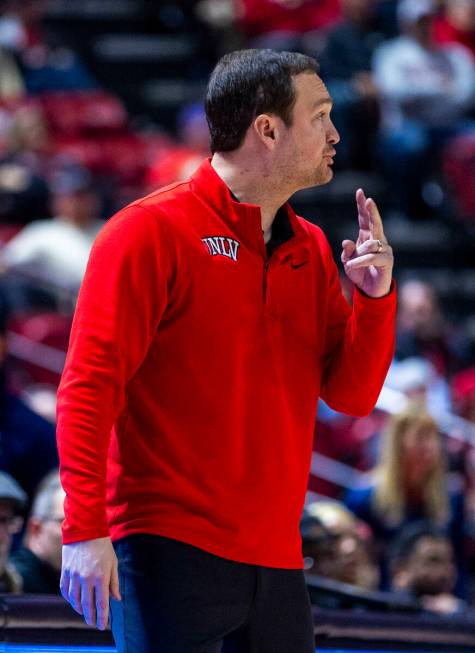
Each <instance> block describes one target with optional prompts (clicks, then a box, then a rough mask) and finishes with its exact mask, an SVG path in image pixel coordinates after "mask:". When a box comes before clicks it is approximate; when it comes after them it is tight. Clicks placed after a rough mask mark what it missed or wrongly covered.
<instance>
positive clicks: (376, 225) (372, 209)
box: [356, 188, 385, 241]
mask: <svg viewBox="0 0 475 653" xmlns="http://www.w3.org/2000/svg"><path fill="white" fill-rule="evenodd" d="M356 205H357V207H358V224H359V227H360V229H364V230H366V231H369V232H370V236H371V238H373V239H377V240H382V241H383V240H385V237H384V228H383V221H382V218H381V214H380V212H379V210H378V207H377V205H376V202H375V201H374V200H373V199H372V198H371V197H368V198H366V195H365V194H364V191H363V189H362V188H358V190H357V191H356Z"/></svg>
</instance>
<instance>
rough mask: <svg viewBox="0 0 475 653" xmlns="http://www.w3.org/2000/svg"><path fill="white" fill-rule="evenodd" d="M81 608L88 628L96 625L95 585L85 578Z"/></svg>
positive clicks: (82, 581) (82, 580) (82, 586)
mask: <svg viewBox="0 0 475 653" xmlns="http://www.w3.org/2000/svg"><path fill="white" fill-rule="evenodd" d="M81 606H82V614H83V615H84V621H85V622H86V623H87V624H88V626H95V625H96V605H95V592H94V585H92V583H91V581H90V580H88V579H85V578H82V579H81Z"/></svg>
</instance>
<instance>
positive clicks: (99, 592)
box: [93, 578, 109, 630]
mask: <svg viewBox="0 0 475 653" xmlns="http://www.w3.org/2000/svg"><path fill="white" fill-rule="evenodd" d="M95 593H96V609H97V627H98V628H99V629H100V630H105V628H106V627H107V622H108V620H109V582H107V581H106V580H105V579H104V578H98V579H97V580H96V584H95ZM93 625H95V623H94V624H93Z"/></svg>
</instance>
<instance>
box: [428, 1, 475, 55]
mask: <svg viewBox="0 0 475 653" xmlns="http://www.w3.org/2000/svg"><path fill="white" fill-rule="evenodd" d="M434 27H435V29H434V35H435V40H436V41H437V43H459V44H460V45H464V46H465V47H466V48H468V49H469V50H470V52H471V53H472V55H473V56H474V57H475V2H473V0H446V4H445V9H444V12H443V14H442V15H441V16H438V17H437V20H436V21H435V26H434Z"/></svg>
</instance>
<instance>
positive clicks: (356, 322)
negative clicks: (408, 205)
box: [321, 189, 396, 416]
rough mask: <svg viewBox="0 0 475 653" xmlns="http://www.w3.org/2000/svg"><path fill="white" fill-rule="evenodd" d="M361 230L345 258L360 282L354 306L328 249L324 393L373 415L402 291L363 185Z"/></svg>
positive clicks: (343, 406)
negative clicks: (397, 290) (346, 296)
mask: <svg viewBox="0 0 475 653" xmlns="http://www.w3.org/2000/svg"><path fill="white" fill-rule="evenodd" d="M356 201H357V207H358V222H359V234H358V239H357V240H356V242H353V241H351V240H344V241H343V244H342V245H343V252H342V256H341V259H342V262H343V264H344V267H345V272H346V274H347V276H348V277H349V278H350V280H351V281H352V282H353V283H354V284H355V292H354V299H353V310H351V309H350V308H349V306H348V304H347V303H346V301H345V299H344V297H343V295H342V292H341V286H340V281H339V278H338V270H337V267H336V265H335V263H334V261H333V258H332V256H331V252H330V250H328V268H327V269H328V274H329V308H328V322H327V332H326V333H327V335H326V346H325V352H326V356H325V367H324V373H323V377H322V388H321V396H322V398H323V399H324V400H325V401H326V402H327V403H328V405H329V406H331V407H332V408H334V409H335V410H338V411H340V412H343V413H347V414H350V415H355V416H363V415H367V414H368V413H370V412H371V410H372V409H373V407H374V405H375V403H376V401H377V399H378V396H379V393H380V391H381V388H382V385H383V383H384V379H385V378H386V374H387V370H388V368H389V365H390V364H391V360H392V357H393V354H394V341H395V336H394V324H395V316H396V293H395V289H394V282H393V281H392V268H393V262H394V259H393V254H392V249H391V247H390V246H389V244H388V242H387V240H386V237H385V235H384V230H383V225H382V221H381V216H380V215H379V211H378V209H377V207H376V204H375V203H374V201H373V200H370V199H366V197H365V196H364V193H363V191H362V190H361V189H359V190H358V191H357V194H356Z"/></svg>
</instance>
